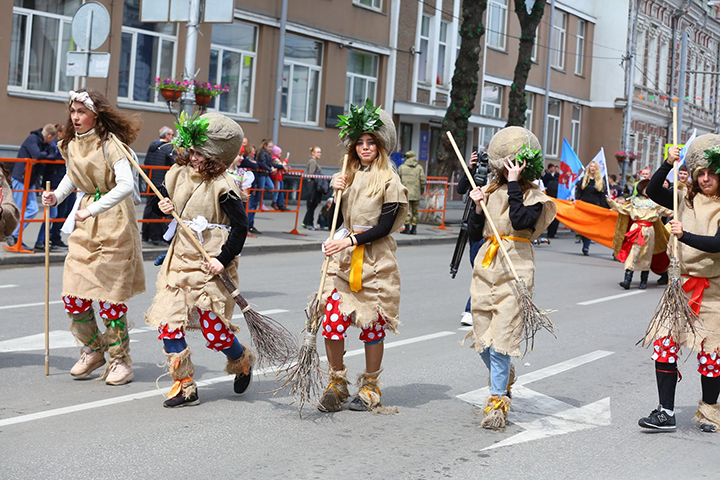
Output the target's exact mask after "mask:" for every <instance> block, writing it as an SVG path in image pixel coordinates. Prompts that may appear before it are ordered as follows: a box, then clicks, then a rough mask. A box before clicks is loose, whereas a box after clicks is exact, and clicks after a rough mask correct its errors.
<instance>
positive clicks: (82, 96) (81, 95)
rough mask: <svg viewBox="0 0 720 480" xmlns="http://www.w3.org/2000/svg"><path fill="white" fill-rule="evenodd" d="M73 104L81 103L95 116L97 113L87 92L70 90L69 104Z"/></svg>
mask: <svg viewBox="0 0 720 480" xmlns="http://www.w3.org/2000/svg"><path fill="white" fill-rule="evenodd" d="M73 102H80V103H82V104H83V105H85V106H86V107H87V108H89V109H90V110H91V111H92V112H93V113H94V114H95V115H97V111H96V110H95V104H94V103H93V101H92V98H90V94H88V92H75V91H73V90H70V103H73Z"/></svg>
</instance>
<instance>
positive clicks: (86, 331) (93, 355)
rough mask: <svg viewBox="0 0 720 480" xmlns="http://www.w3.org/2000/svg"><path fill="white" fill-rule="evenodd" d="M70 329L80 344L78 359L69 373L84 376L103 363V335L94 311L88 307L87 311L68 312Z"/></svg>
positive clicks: (104, 348)
mask: <svg viewBox="0 0 720 480" xmlns="http://www.w3.org/2000/svg"><path fill="white" fill-rule="evenodd" d="M70 319H71V322H70V331H71V332H72V333H73V335H74V336H75V340H77V342H78V343H79V344H81V345H82V348H81V349H80V360H78V361H77V363H75V365H73V367H72V369H71V370H70V375H72V376H73V377H75V378H85V377H87V376H88V375H90V374H91V373H92V372H93V371H95V370H97V369H98V368H100V367H102V366H103V365H105V350H106V349H107V347H106V346H105V342H104V340H105V339H104V337H103V335H101V334H100V330H99V329H98V326H97V322H96V321H95V311H94V310H93V309H92V308H90V310H88V311H87V312H82V313H72V314H70Z"/></svg>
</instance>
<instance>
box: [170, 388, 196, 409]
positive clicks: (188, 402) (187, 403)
mask: <svg viewBox="0 0 720 480" xmlns="http://www.w3.org/2000/svg"><path fill="white" fill-rule="evenodd" d="M194 405H200V398H199V397H198V394H197V391H196V392H195V393H193V394H192V395H190V398H185V395H183V392H182V391H181V392H180V393H178V394H177V395H175V396H174V397H172V398H168V399H167V400H165V403H163V407H165V408H178V407H192V406H194Z"/></svg>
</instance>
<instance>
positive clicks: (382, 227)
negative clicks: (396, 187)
mask: <svg viewBox="0 0 720 480" xmlns="http://www.w3.org/2000/svg"><path fill="white" fill-rule="evenodd" d="M399 211H400V204H399V203H396V202H393V203H383V204H382V209H381V211H380V218H379V219H378V223H377V225H375V226H374V227H372V228H370V229H369V230H365V231H364V232H361V233H358V234H356V235H355V240H357V244H358V245H364V244H366V243H370V242H374V241H375V240H379V239H381V238H382V237H385V236H387V235H390V233H391V232H392V226H393V225H394V224H395V219H396V218H397V216H398V212H399ZM337 223H338V225H341V224H342V223H343V217H342V213H338V222H337ZM348 228H351V227H348Z"/></svg>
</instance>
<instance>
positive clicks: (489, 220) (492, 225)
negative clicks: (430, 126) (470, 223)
mask: <svg viewBox="0 0 720 480" xmlns="http://www.w3.org/2000/svg"><path fill="white" fill-rule="evenodd" d="M446 133H447V137H448V139H449V140H450V143H451V144H452V147H453V149H454V150H455V155H457V157H458V160H460V165H462V168H463V170H464V171H465V175H467V178H468V180H469V181H470V185H471V186H472V188H473V190H475V189H476V188H477V185H476V184H475V179H473V176H472V175H471V174H470V170H468V167H467V165H465V159H464V158H463V156H462V153H460V149H459V148H458V146H457V143H455V139H454V138H453V136H452V133H451V132H450V130H448V131H447V132H446ZM480 207H482V210H483V213H484V214H485V221H486V222H487V223H488V224H489V225H490V228H491V229H492V231H493V235H494V236H495V240H496V241H497V242H498V245H499V247H500V251H501V252H502V253H503V257H505V260H506V261H507V264H508V266H509V267H510V271H511V272H512V274H513V277H515V280H516V281H518V282H519V281H520V277H519V276H518V274H517V271H515V266H514V265H513V263H512V260H510V255H509V254H508V252H507V250H505V245H503V243H502V237H501V236H500V234H499V233H498V231H497V228H496V227H495V223H494V222H493V220H492V218H490V213H489V212H488V210H487V206H486V205H485V201H484V200H481V201H480Z"/></svg>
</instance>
